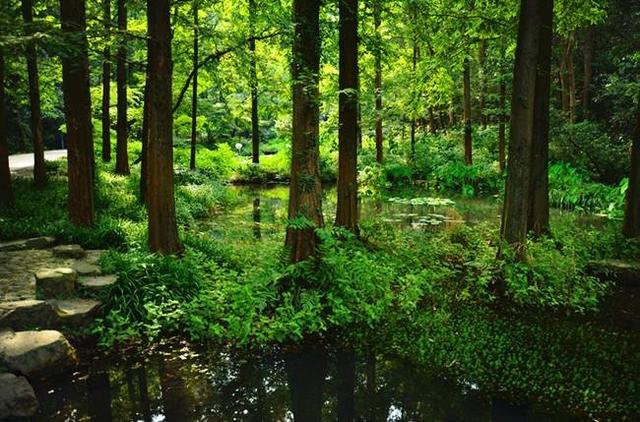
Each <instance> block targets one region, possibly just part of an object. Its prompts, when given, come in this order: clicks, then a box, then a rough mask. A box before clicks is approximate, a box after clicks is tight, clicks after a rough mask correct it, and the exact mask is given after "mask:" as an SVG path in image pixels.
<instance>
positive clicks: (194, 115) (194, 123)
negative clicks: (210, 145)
mask: <svg viewBox="0 0 640 422" xmlns="http://www.w3.org/2000/svg"><path fill="white" fill-rule="evenodd" d="M197 132H198V0H193V91H192V94H191V159H190V160H189V168H190V169H191V170H195V169H196V142H197V138H198V133H197Z"/></svg>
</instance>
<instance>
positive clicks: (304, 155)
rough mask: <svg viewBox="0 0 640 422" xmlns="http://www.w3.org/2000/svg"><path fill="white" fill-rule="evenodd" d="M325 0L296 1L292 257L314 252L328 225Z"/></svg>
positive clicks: (295, 259)
mask: <svg viewBox="0 0 640 422" xmlns="http://www.w3.org/2000/svg"><path fill="white" fill-rule="evenodd" d="M319 14H320V0H293V23H294V28H295V34H294V37H295V38H294V41H293V55H292V60H293V63H292V67H291V68H292V79H293V130H292V135H293V136H292V138H293V140H292V144H293V145H292V154H291V182H290V188H289V189H290V191H289V220H290V221H292V220H295V221H296V223H297V224H291V223H290V224H289V227H288V228H287V238H286V245H287V247H288V248H289V249H290V252H291V261H292V262H294V263H295V262H299V261H303V260H305V259H306V258H308V257H310V256H311V255H314V254H315V252H316V248H317V245H318V238H317V236H316V233H315V229H316V228H319V227H322V226H323V225H324V219H323V216H322V187H321V184H320V169H319V157H320V148H319V147H320V145H319V108H318V103H319V88H318V83H319V71H320V19H319Z"/></svg>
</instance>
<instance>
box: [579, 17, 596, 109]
mask: <svg viewBox="0 0 640 422" xmlns="http://www.w3.org/2000/svg"><path fill="white" fill-rule="evenodd" d="M583 55H584V57H583V58H584V77H583V80H584V82H583V83H584V86H583V88H582V116H583V117H584V118H585V119H586V120H588V119H590V118H591V80H592V77H593V26H589V27H588V28H587V29H586V31H585V34H584V47H583Z"/></svg>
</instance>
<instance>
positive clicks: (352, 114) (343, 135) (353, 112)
mask: <svg viewBox="0 0 640 422" xmlns="http://www.w3.org/2000/svg"><path fill="white" fill-rule="evenodd" d="M339 4H340V34H339V38H340V42H339V44H340V76H339V90H340V94H339V108H340V113H339V133H338V151H339V152H338V207H337V211H336V226H340V227H344V228H346V229H347V230H350V231H352V232H353V233H355V234H358V103H359V93H358V71H359V70H358V0H340V3H339Z"/></svg>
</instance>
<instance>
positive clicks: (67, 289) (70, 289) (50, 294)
mask: <svg viewBox="0 0 640 422" xmlns="http://www.w3.org/2000/svg"><path fill="white" fill-rule="evenodd" d="M77 280H78V273H76V272H75V270H73V269H71V268H56V269H53V270H41V271H38V272H37V273H36V295H38V296H40V297H43V298H45V299H55V298H59V297H70V296H72V295H73V293H74V292H75V287H76V281H77Z"/></svg>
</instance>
